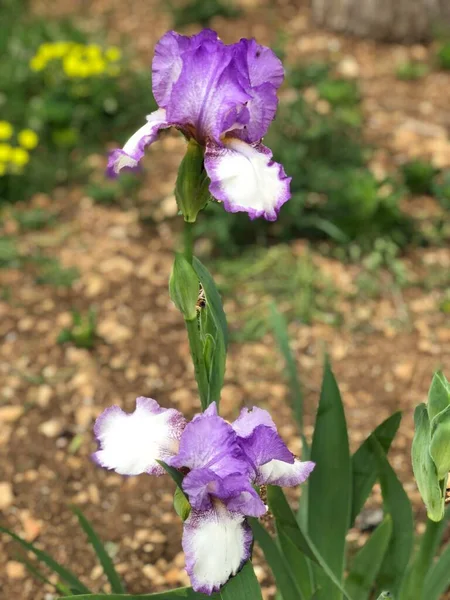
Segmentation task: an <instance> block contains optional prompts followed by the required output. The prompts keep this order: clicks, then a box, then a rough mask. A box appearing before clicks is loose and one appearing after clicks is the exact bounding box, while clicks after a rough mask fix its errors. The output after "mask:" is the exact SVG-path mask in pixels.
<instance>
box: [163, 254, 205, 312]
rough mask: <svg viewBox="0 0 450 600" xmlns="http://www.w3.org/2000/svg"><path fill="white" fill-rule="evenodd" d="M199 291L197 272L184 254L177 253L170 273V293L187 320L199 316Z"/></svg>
mask: <svg viewBox="0 0 450 600" xmlns="http://www.w3.org/2000/svg"><path fill="white" fill-rule="evenodd" d="M198 292H199V281H198V277H197V273H196V272H195V271H194V269H193V267H192V265H191V264H190V263H189V262H188V261H187V260H186V259H185V257H184V256H183V255H182V254H176V255H175V262H174V263H173V268H172V274H171V275H170V281H169V294H170V298H171V299H172V302H173V303H174V304H175V306H176V307H177V308H178V310H179V311H180V312H181V313H182V315H183V317H184V318H185V320H186V321H193V320H194V319H195V318H196V316H197V300H198Z"/></svg>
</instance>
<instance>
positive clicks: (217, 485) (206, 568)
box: [93, 398, 314, 594]
mask: <svg viewBox="0 0 450 600" xmlns="http://www.w3.org/2000/svg"><path fill="white" fill-rule="evenodd" d="M94 432H95V435H96V437H97V439H98V443H99V450H98V451H97V452H95V453H94V455H93V458H94V460H95V461H96V462H97V463H98V464H100V465H101V466H103V467H105V468H107V469H113V470H114V471H116V473H120V474H121V475H138V474H140V473H149V474H153V475H162V474H163V473H164V472H165V471H164V469H163V468H162V467H161V466H160V464H159V463H158V462H157V461H158V460H163V461H164V462H166V463H167V464H169V465H170V466H172V467H175V468H177V469H180V470H182V472H183V473H187V474H186V475H185V477H184V479H183V483H182V488H183V491H184V493H185V494H186V496H187V498H188V500H189V503H190V505H191V511H190V514H189V516H188V518H187V519H186V521H185V522H184V531H183V550H184V552H185V555H186V570H187V572H188V574H189V576H190V578H191V582H192V587H193V588H194V590H196V591H199V592H203V593H205V594H212V593H213V592H215V591H217V590H219V588H220V587H221V586H222V585H224V584H225V583H226V582H227V581H228V579H229V578H230V577H232V576H233V575H235V574H236V573H237V572H238V571H239V569H240V568H241V567H242V566H243V565H244V563H245V562H246V561H247V560H248V559H249V558H250V552H251V545H252V533H251V529H250V527H249V525H248V523H247V520H246V517H260V516H262V515H263V514H264V513H265V512H266V511H267V507H266V505H265V504H264V502H263V501H262V500H261V498H260V497H259V495H258V493H257V492H256V490H255V489H254V487H253V486H254V485H263V484H270V485H280V486H296V485H298V484H300V483H302V482H304V481H305V480H306V479H307V477H308V476H309V474H310V473H311V471H312V470H313V468H314V463H312V462H301V461H300V460H298V459H296V458H295V457H294V455H293V454H292V453H291V452H290V451H289V450H288V448H287V447H286V445H285V443H284V442H283V440H282V439H281V437H280V436H279V435H278V432H277V429H276V426H275V424H274V422H273V420H272V418H271V417H270V415H269V413H268V412H267V411H265V410H262V409H260V408H253V409H252V410H249V409H246V408H244V409H243V410H242V411H241V414H240V416H239V417H238V419H237V420H236V421H235V422H234V423H231V424H230V423H228V422H227V421H225V420H224V419H222V418H221V417H220V416H218V414H217V407H216V404H211V405H210V406H209V407H208V409H207V410H206V411H205V412H204V413H202V414H200V415H197V416H196V417H194V419H193V420H192V421H191V422H190V423H187V422H186V420H185V419H184V417H183V416H182V415H181V413H179V412H178V411H177V410H175V409H164V408H161V407H160V406H159V405H158V403H157V402H156V401H155V400H152V399H150V398H138V399H137V401H136V410H135V411H134V412H133V413H131V414H127V413H125V412H123V411H122V410H121V409H120V408H119V407H118V406H113V407H111V408H108V409H106V410H105V411H104V412H103V414H102V415H100V417H99V418H98V419H97V421H96V424H95V428H94Z"/></svg>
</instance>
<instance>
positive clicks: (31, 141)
mask: <svg viewBox="0 0 450 600" xmlns="http://www.w3.org/2000/svg"><path fill="white" fill-rule="evenodd" d="M17 140H18V141H19V144H20V145H21V146H22V148H26V150H33V148H36V146H37V145H38V142H39V137H38V135H37V133H36V132H35V131H33V130H32V129H22V131H19V133H18V134H17Z"/></svg>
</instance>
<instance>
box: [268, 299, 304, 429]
mask: <svg viewBox="0 0 450 600" xmlns="http://www.w3.org/2000/svg"><path fill="white" fill-rule="evenodd" d="M270 320H271V322H272V329H273V333H274V335H275V340H276V342H277V344H278V348H279V350H280V352H281V354H282V355H283V358H284V361H285V365H286V377H287V379H288V381H289V390H290V396H291V402H292V408H293V411H294V415H295V418H296V419H297V423H298V428H299V430H300V434H303V391H302V386H301V384H300V380H299V377H298V372H297V364H296V362H295V358H294V356H293V354H292V350H291V347H290V344H289V335H288V331H287V324H286V319H285V318H284V317H283V315H282V314H281V313H280V312H279V310H278V309H277V307H276V305H275V304H274V303H272V304H271V305H270Z"/></svg>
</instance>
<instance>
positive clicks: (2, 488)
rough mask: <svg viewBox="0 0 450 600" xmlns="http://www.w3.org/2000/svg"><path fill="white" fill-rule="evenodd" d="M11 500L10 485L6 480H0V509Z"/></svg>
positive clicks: (7, 506) (3, 508)
mask: <svg viewBox="0 0 450 600" xmlns="http://www.w3.org/2000/svg"><path fill="white" fill-rule="evenodd" d="M13 502H14V494H13V489H12V485H11V484H10V483H9V482H8V481H0V510H6V509H7V508H9V507H10V506H11V505H12V503H13Z"/></svg>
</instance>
